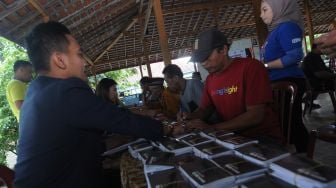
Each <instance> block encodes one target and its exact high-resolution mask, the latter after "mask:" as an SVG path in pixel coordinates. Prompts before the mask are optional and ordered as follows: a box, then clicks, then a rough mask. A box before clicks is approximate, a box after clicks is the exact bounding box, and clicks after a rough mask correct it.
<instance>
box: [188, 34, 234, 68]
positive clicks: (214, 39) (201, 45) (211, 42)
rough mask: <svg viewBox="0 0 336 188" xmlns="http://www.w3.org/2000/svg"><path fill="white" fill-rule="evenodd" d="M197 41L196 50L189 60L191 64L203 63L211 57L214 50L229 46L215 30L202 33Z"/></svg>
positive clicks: (224, 38)
mask: <svg viewBox="0 0 336 188" xmlns="http://www.w3.org/2000/svg"><path fill="white" fill-rule="evenodd" d="M197 39H198V41H197V45H196V46H197V48H196V50H195V51H194V53H193V55H192V56H191V59H190V61H192V62H203V61H205V60H206V59H207V58H208V57H209V56H210V55H211V53H212V51H213V50H214V49H216V48H218V47H220V46H223V45H224V44H227V45H228V44H229V43H228V40H227V38H226V36H225V35H224V33H222V32H221V31H219V30H218V29H216V28H213V29H211V30H207V31H204V32H202V33H201V34H199V35H198V37H197Z"/></svg>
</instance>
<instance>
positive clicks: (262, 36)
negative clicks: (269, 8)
mask: <svg viewBox="0 0 336 188" xmlns="http://www.w3.org/2000/svg"><path fill="white" fill-rule="evenodd" d="M260 5H261V0H252V6H253V13H254V20H255V23H256V28H257V38H258V43H259V47H261V46H262V45H263V44H264V42H265V41H266V38H267V35H268V29H267V25H266V24H265V23H264V22H263V21H262V19H261V18H260Z"/></svg>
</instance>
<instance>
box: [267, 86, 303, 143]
mask: <svg viewBox="0 0 336 188" xmlns="http://www.w3.org/2000/svg"><path fill="white" fill-rule="evenodd" d="M271 86H272V93H273V105H272V108H273V111H275V112H276V113H277V114H278V118H279V122H280V125H281V131H282V135H283V137H284V142H285V143H284V144H286V145H288V144H289V142H290V135H291V126H292V124H291V122H292V111H293V104H294V99H295V96H296V94H297V86H296V84H294V83H292V82H287V81H281V82H276V83H272V85H271Z"/></svg>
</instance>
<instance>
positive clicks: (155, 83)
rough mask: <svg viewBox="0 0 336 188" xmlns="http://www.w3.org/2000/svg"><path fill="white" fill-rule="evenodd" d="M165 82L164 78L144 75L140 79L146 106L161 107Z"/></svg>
mask: <svg viewBox="0 0 336 188" xmlns="http://www.w3.org/2000/svg"><path fill="white" fill-rule="evenodd" d="M163 82H164V79H163V78H150V77H143V78H142V79H141V80H140V86H141V89H142V96H143V101H142V102H143V104H144V106H146V107H148V108H151V109H157V108H161V103H160V100H161V97H162V92H163V90H164V87H163Z"/></svg>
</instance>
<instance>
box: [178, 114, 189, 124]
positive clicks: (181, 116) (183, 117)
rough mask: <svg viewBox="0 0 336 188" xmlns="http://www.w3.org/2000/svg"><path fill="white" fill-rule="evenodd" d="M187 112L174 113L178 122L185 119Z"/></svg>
mask: <svg viewBox="0 0 336 188" xmlns="http://www.w3.org/2000/svg"><path fill="white" fill-rule="evenodd" d="M187 116H188V113H187V112H178V113H177V115H176V119H177V121H178V122H183V121H185V120H186V119H187Z"/></svg>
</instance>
